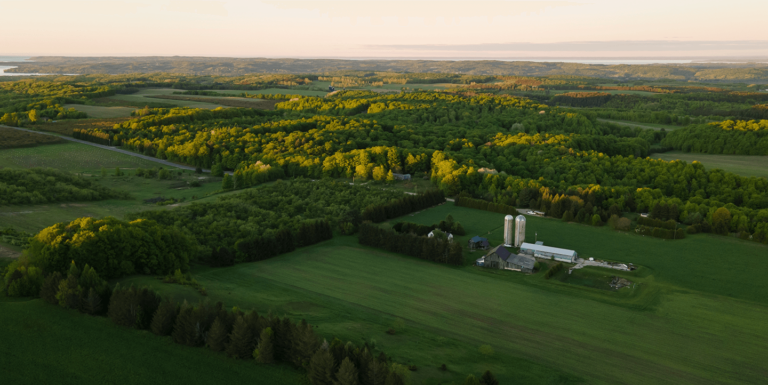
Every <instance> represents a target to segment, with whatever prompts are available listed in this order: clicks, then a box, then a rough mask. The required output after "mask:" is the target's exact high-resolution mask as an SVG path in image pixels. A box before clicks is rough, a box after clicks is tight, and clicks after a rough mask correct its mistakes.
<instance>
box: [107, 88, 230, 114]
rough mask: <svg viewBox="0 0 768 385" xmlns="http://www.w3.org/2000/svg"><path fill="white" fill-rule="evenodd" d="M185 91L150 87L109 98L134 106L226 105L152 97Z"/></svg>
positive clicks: (207, 107)
mask: <svg viewBox="0 0 768 385" xmlns="http://www.w3.org/2000/svg"><path fill="white" fill-rule="evenodd" d="M183 91H184V90H177V89H173V88H150V89H144V90H141V91H139V92H137V93H135V94H130V95H114V96H110V97H109V99H111V100H115V101H125V102H128V103H129V104H130V105H132V106H135V105H141V104H142V103H146V104H151V103H163V104H168V105H172V106H176V107H190V108H204V109H208V110H212V109H215V108H219V107H225V106H223V105H220V104H213V103H203V102H195V101H189V100H171V99H157V98H152V96H160V95H173V93H174V92H183Z"/></svg>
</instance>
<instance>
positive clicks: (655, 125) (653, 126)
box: [597, 118, 683, 131]
mask: <svg viewBox="0 0 768 385" xmlns="http://www.w3.org/2000/svg"><path fill="white" fill-rule="evenodd" d="M597 120H599V121H601V122H608V123H613V124H618V125H622V126H630V127H640V128H648V129H651V130H655V131H659V130H661V129H662V128H663V129H665V130H666V131H674V130H677V129H680V128H683V126H675V125H672V124H658V123H637V122H628V121H625V120H613V119H602V118H598V119H597Z"/></svg>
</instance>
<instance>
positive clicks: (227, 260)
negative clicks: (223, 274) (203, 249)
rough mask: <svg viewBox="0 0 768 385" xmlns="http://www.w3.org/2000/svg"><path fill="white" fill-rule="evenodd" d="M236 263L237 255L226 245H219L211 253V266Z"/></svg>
mask: <svg viewBox="0 0 768 385" xmlns="http://www.w3.org/2000/svg"><path fill="white" fill-rule="evenodd" d="M234 264H235V256H234V255H233V254H232V252H230V251H229V248H227V247H226V246H222V247H219V249H218V250H214V251H213V253H211V266H213V267H220V266H232V265H234Z"/></svg>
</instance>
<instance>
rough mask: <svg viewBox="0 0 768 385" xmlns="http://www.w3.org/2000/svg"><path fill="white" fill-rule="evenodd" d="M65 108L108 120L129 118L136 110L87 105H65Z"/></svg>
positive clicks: (90, 116)
mask: <svg viewBox="0 0 768 385" xmlns="http://www.w3.org/2000/svg"><path fill="white" fill-rule="evenodd" d="M64 108H74V109H76V110H78V111H81V112H85V113H86V114H88V117H89V118H96V119H108V118H127V117H130V116H131V112H133V111H134V110H135V108H131V107H100V106H90V105H86V104H65V105H64Z"/></svg>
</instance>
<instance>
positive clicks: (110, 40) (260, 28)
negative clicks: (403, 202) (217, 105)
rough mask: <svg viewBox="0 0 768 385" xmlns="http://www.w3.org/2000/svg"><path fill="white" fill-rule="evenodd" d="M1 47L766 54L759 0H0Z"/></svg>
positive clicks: (250, 53) (462, 54) (238, 53)
mask: <svg viewBox="0 0 768 385" xmlns="http://www.w3.org/2000/svg"><path fill="white" fill-rule="evenodd" d="M0 14H2V15H3V17H2V22H1V23H0V55H5V56H10V55H28V56H34V55H50V56H219V57H295V58H319V57H334V58H484V59H514V58H612V57H616V58H626V57H637V58H643V57H653V58H670V59H672V58H707V57H709V58H718V57H768V29H766V26H765V25H766V21H765V20H766V18H765V15H768V1H766V0H729V1H727V2H724V1H721V0H720V1H712V0H697V1H690V0H642V1H637V0H568V1H565V0H564V1H560V0H557V1H549V0H529V1H506V0H475V1H451V0H446V1H434V0H407V1H402V0H357V1H345V0H250V1H243V0H152V1H144V0H135V1H131V0H55V1H52V0H0Z"/></svg>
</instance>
